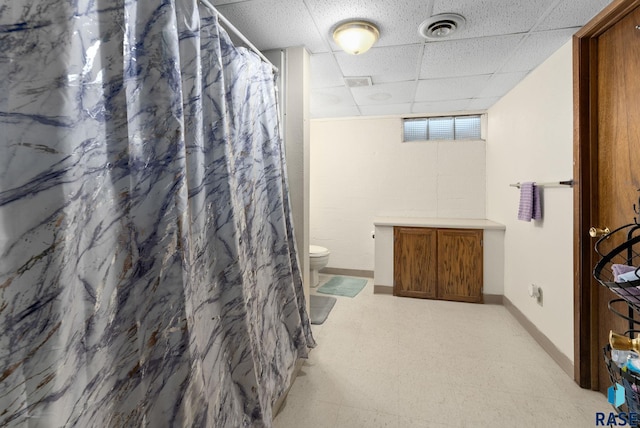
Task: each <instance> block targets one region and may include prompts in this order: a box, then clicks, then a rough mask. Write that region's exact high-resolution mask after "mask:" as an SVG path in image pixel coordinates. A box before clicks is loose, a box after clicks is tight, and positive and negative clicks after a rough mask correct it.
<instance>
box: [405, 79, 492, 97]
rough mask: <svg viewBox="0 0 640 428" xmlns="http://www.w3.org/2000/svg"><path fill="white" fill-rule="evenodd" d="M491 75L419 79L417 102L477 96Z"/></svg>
mask: <svg viewBox="0 0 640 428" xmlns="http://www.w3.org/2000/svg"><path fill="white" fill-rule="evenodd" d="M490 77H491V75H489V74H483V75H480V76H466V77H454V78H450V79H430V80H420V81H418V86H417V88H416V98H415V100H416V102H429V101H445V100H451V99H454V100H462V99H471V98H474V97H476V95H477V94H478V93H480V92H481V91H482V89H483V88H484V86H485V85H486V84H487V82H488V81H489V78H490Z"/></svg>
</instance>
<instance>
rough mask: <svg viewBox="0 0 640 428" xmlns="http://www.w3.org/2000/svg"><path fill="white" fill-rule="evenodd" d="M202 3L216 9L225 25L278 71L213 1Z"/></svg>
mask: <svg viewBox="0 0 640 428" xmlns="http://www.w3.org/2000/svg"><path fill="white" fill-rule="evenodd" d="M200 3H202V4H203V5H205V6H206V7H208V8H209V9H211V10H213V11H215V12H216V13H217V14H218V19H219V20H221V21H222V23H223V24H224V26H225V27H227V29H228V30H231V31H232V32H233V33H234V34H235V35H236V36H238V37H239V38H240V40H242V42H243V43H244V44H245V45H247V47H248V48H250V49H251V50H252V51H254V52H255V53H256V54H258V56H259V57H260V58H261V59H262V60H263V61H264V62H266V63H267V64H269V65H270V66H271V68H273V72H274V73H276V74H277V73H278V67H276V66H275V65H273V63H272V62H271V61H269V59H268V58H267V57H266V56H264V55H263V54H262V52H260V51H259V50H258V48H256V47H255V46H254V45H253V43H251V42H250V41H249V39H247V38H246V37H245V36H244V34H242V33H241V32H240V30H238V29H237V28H236V27H235V26H234V25H233V24H232V23H231V22H229V20H228V19H227V18H225V17H224V15H223V14H221V13H220V12H219V11H218V9H216V8H215V6H213V5H212V4H211V3H209V0H200Z"/></svg>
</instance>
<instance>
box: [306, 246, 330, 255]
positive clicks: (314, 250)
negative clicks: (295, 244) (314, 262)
mask: <svg viewBox="0 0 640 428" xmlns="http://www.w3.org/2000/svg"><path fill="white" fill-rule="evenodd" d="M328 255H329V250H327V249H326V248H324V247H321V246H319V245H309V257H324V256H328Z"/></svg>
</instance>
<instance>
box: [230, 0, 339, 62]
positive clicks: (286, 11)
mask: <svg viewBox="0 0 640 428" xmlns="http://www.w3.org/2000/svg"><path fill="white" fill-rule="evenodd" d="M217 9H218V10H219V11H220V13H222V15H224V16H225V17H226V18H227V19H228V20H229V21H230V22H231V23H232V24H233V25H234V26H235V27H236V28H237V29H238V30H240V31H241V32H242V34H244V36H245V37H247V38H248V39H249V40H250V41H251V43H253V44H254V45H255V46H256V47H257V48H258V49H259V50H268V49H276V48H287V47H291V46H305V47H306V48H307V50H309V51H310V52H311V53H320V52H327V51H328V45H327V44H326V42H325V40H324V39H323V38H322V36H321V35H320V34H319V33H318V31H317V30H316V26H315V24H314V22H313V19H312V18H311V15H310V14H309V11H308V10H307V8H306V7H305V5H304V3H303V2H301V1H290V0H252V1H245V2H242V3H230V4H224V5H221V6H218V8H217Z"/></svg>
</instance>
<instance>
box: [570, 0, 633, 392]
mask: <svg viewBox="0 0 640 428" xmlns="http://www.w3.org/2000/svg"><path fill="white" fill-rule="evenodd" d="M638 6H640V0H616V1H614V2H612V3H611V4H610V5H608V6H607V7H606V8H605V9H603V10H602V12H600V13H599V14H598V15H596V17H594V18H593V19H592V20H591V21H590V22H589V23H587V24H586V25H585V26H584V27H583V28H582V29H580V30H579V31H578V32H577V33H576V34H575V35H574V36H573V119H574V122H573V137H574V138H573V173H574V183H575V186H574V193H573V204H574V222H573V229H574V234H573V236H574V251H573V264H574V293H573V295H574V301H573V307H574V379H575V381H576V382H577V383H578V384H579V385H580V386H581V387H583V388H590V389H594V390H597V389H598V364H599V362H600V360H601V358H602V356H601V355H600V344H598V343H597V342H598V340H597V335H598V311H597V308H598V306H597V305H598V293H597V291H598V290H597V286H598V285H597V283H596V282H595V280H594V279H593V275H592V271H593V266H592V256H593V254H594V249H593V240H592V239H591V237H590V236H589V233H588V231H589V228H590V227H591V226H598V225H596V224H595V223H594V222H593V219H594V218H595V215H597V202H596V201H597V200H598V186H597V182H598V170H597V162H598V80H597V78H598V73H597V58H598V38H599V37H600V35H602V34H603V33H604V32H605V31H606V30H608V29H609V28H611V27H612V26H613V25H614V24H616V23H617V22H618V21H620V20H621V19H622V18H624V17H625V16H626V15H627V14H629V13H630V12H631V11H632V10H634V9H635V8H637V7H638ZM638 24H639V25H640V22H639V23H638Z"/></svg>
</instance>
